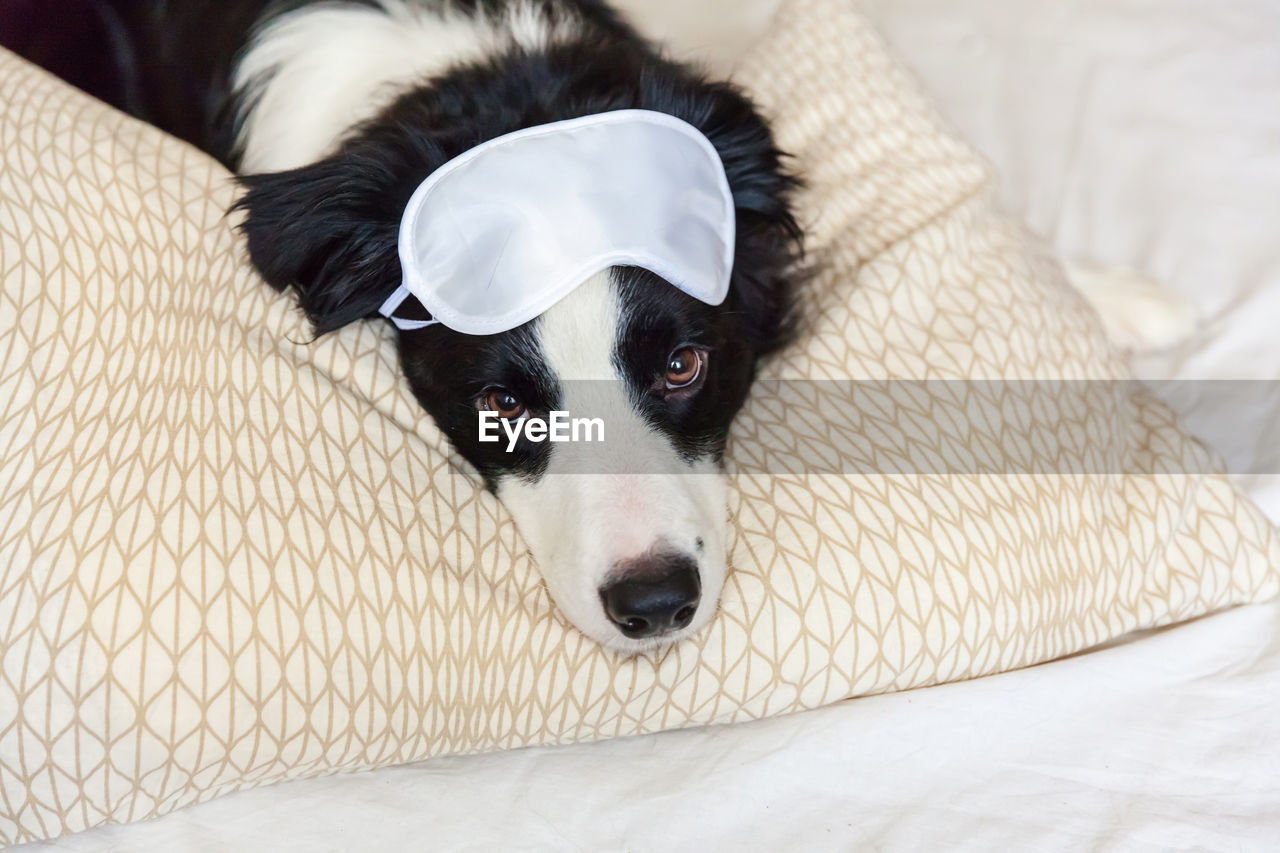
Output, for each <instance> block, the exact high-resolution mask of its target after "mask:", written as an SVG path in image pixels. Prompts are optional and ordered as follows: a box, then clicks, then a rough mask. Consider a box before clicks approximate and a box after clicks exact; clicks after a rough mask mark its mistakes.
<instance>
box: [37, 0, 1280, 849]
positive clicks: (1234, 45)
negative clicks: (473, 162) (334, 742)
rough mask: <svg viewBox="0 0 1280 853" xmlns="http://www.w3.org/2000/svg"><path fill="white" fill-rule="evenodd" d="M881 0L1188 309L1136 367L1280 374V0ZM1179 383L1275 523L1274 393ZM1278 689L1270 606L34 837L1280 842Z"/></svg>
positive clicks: (1110, 254)
mask: <svg viewBox="0 0 1280 853" xmlns="http://www.w3.org/2000/svg"><path fill="white" fill-rule="evenodd" d="M703 2H704V3H705V5H706V6H707V7H709V8H712V7H719V6H720V5H721V0H703ZM767 2H768V0H753V2H752V3H751V4H749V5H752V6H755V5H764V4H766V3H767ZM678 5H679V6H684V7H687V6H688V4H687V3H686V4H674V3H667V0H661V2H656V3H655V8H656V7H658V6H671V7H672V8H675V7H676V6H678ZM870 6H871V8H872V9H873V10H874V11H875V13H876V14H877V15H878V16H879V18H880V19H881V20H882V21H883V22H884V26H885V28H886V31H887V32H888V33H889V35H890V37H891V39H892V40H893V41H894V42H895V43H896V44H897V46H898V47H899V49H900V51H901V52H902V53H903V54H904V55H905V56H906V57H907V59H908V60H909V61H910V62H911V64H912V65H913V66H914V67H915V68H916V69H917V71H918V72H919V73H920V74H921V76H922V77H923V78H924V79H925V81H926V83H927V84H928V86H929V87H930V88H931V89H932V91H933V92H934V93H935V94H936V95H937V97H938V99H939V100H940V101H941V103H942V105H943V107H944V110H945V112H946V113H947V114H948V115H949V116H950V117H951V118H952V120H953V121H954V122H955V123H956V124H957V126H958V127H959V128H960V130H961V131H962V132H963V133H964V135H965V136H967V137H968V138H969V139H970V140H971V141H973V142H974V143H976V145H977V146H978V148H979V149H980V150H981V151H983V152H984V153H985V154H986V155H987V156H988V157H990V158H991V160H992V161H993V162H994V163H995V164H996V166H997V168H998V169H999V170H1000V171H1001V172H1002V173H1003V174H1004V176H1005V181H1004V184H1003V186H1002V190H1001V193H1002V199H1003V202H1004V204H1005V205H1006V206H1007V207H1008V208H1009V209H1011V210H1013V211H1014V212H1017V213H1019V214H1021V215H1023V216H1024V217H1025V218H1026V219H1027V220H1028V221H1029V222H1030V223H1031V224H1032V226H1033V227H1034V228H1035V229H1036V230H1038V231H1040V232H1041V233H1043V234H1045V235H1046V236H1047V237H1048V238H1049V239H1050V240H1052V241H1053V243H1054V244H1055V245H1056V246H1057V247H1058V248H1059V249H1060V250H1061V252H1062V253H1063V254H1064V255H1065V256H1067V257H1077V258H1087V259H1091V260H1094V261H1097V262H1101V263H1116V264H1128V265H1132V266H1136V267H1138V268H1141V269H1143V270H1145V271H1147V272H1149V273H1151V274H1153V275H1154V276H1156V277H1157V278H1159V279H1160V280H1161V281H1163V282H1164V283H1166V284H1167V285H1168V286H1169V287H1170V288H1172V289H1174V290H1176V291H1177V292H1179V293H1182V294H1184V295H1186V296H1187V297H1189V298H1191V299H1192V300H1193V301H1194V302H1195V304H1196V305H1197V306H1198V308H1199V310H1200V312H1201V315H1202V317H1203V321H1202V323H1201V328H1200V329H1199V331H1198V332H1197V334H1196V336H1195V338H1194V339H1193V340H1192V341H1190V342H1189V343H1188V344H1187V345H1186V346H1183V347H1180V348H1178V349H1177V350H1175V351H1173V352H1168V353H1161V354H1158V355H1154V356H1146V357H1144V358H1142V359H1141V360H1140V362H1139V370H1140V373H1141V374H1142V375H1146V376H1152V377H1161V378H1165V377H1177V378H1178V379H1180V380H1182V379H1197V380H1204V379H1223V378H1237V379H1239V378H1251V379H1271V380H1275V379H1278V378H1280V340H1278V338H1277V332H1276V328H1275V327H1276V325H1277V323H1278V322H1280V241H1278V240H1277V239H1276V234H1277V233H1280V51H1277V50H1276V47H1275V46H1276V45H1277V44H1280V6H1277V5H1276V4H1275V3H1274V2H1273V0H1217V2H1214V3H1205V2H1203V0H1070V2H1062V0H879V2H873V3H871V4H870ZM685 14H687V8H686V10H685ZM752 17H753V16H752V15H751V14H746V13H743V16H742V18H741V19H740V21H741V20H747V21H749V20H751V19H752ZM755 17H759V16H755ZM708 31H709V30H708V29H707V25H706V24H705V23H704V25H703V28H702V29H701V30H699V36H698V38H701V39H705V38H706V35H705V34H706V32H708ZM737 36H738V34H737V33H736V32H735V37H737ZM1186 388H1187V392H1186V393H1187V396H1186V398H1185V399H1183V400H1181V401H1179V400H1178V399H1175V400H1173V402H1174V403H1175V406H1176V407H1178V408H1179V409H1180V411H1181V413H1182V414H1183V416H1184V417H1185V418H1186V420H1187V422H1188V423H1189V424H1190V425H1191V426H1192V428H1193V429H1199V430H1201V431H1202V432H1205V433H1209V434H1211V435H1212V438H1213V440H1214V441H1215V442H1216V443H1218V444H1220V445H1222V444H1224V443H1227V444H1230V445H1231V446H1230V447H1229V448H1228V456H1229V457H1230V458H1231V459H1232V461H1233V464H1236V465H1237V466H1238V467H1239V468H1240V469H1242V470H1243V471H1245V472H1246V473H1247V476H1246V478H1245V481H1246V483H1247V484H1248V485H1249V487H1250V490H1251V492H1252V494H1253V495H1254V496H1255V498H1256V499H1257V500H1259V502H1260V503H1261V504H1262V506H1263V507H1264V509H1266V510H1267V511H1268V513H1269V514H1270V515H1271V517H1272V518H1273V519H1280V477H1277V476H1275V475H1274V474H1270V473H1267V472H1275V471H1280V400H1275V401H1274V403H1273V404H1269V403H1267V402H1266V401H1264V402H1263V404H1261V405H1255V406H1253V407H1252V408H1251V409H1250V410H1249V411H1248V412H1247V415H1245V414H1241V413H1239V412H1231V411H1229V410H1228V411H1226V412H1224V411H1223V410H1222V407H1221V406H1220V405H1215V404H1212V403H1211V402H1209V396H1208V395H1204V394H1201V393H1199V392H1197V391H1196V390H1195V388H1196V385H1195V384H1194V383H1188V384H1187V385H1186ZM1228 439H1230V441H1227V440H1228ZM1277 708H1280V604H1271V605H1264V606H1260V607H1252V608H1244V609H1240V610H1235V611H1231V612H1228V613H1223V614H1219V615H1216V616H1211V617H1208V618H1205V619H1202V620H1200V621H1198V622H1196V623H1193V624H1190V625H1186V626H1182V627H1179V628H1175V629H1171V630H1168V631H1164V632H1160V633H1158V634H1156V635H1154V636H1149V637H1144V638H1139V639H1135V640H1130V641H1127V642H1124V643H1122V644H1118V645H1116V646H1114V647H1112V648H1108V649H1104V650H1100V651H1095V652H1092V653H1089V654H1085V655H1080V656H1077V657H1075V658H1072V659H1069V660H1065V661H1059V662H1056V663H1052V664H1047V665H1044V666H1040V667H1035V668H1032V669H1028V670H1024V671H1021V672H1015V673H1009V674H1006V675H1000V676H994V677H990V678H985V679H979V680H976V681H972V682H967V683H962V684H953V685H947V686H943V687H936V688H930V689H926V690H918V691H914V692H911V693H904V694H897V695H891V696H881V697H872V698H869V699H861V700H855V701H852V702H848V703H845V704H843V705H839V706H835V707H832V708H827V709H824V710H821V711H814V712H809V713H806V714H800V715H797V716H793V717H787V718H781V719H774V720H768V721H764V722H760V723H752V724H748V725H742V726H736V727H731V728H713V729H702V730H696V731H685V732H674V733H668V734H663V735H656V736H646V737H639V738H632V739H627V740H620V741H611V742H605V743H600V744H595V745H584V746H576V747H567V748H560V749H532V750H523V751H518V752H511V753H505V754H497V755H489V756H479V757H472V758H454V759H444V760H437V761H432V762H427V763H423V764H419V765H413V766H409V767H401V768H392V769H387V770H382V771H378V772H374V773H367V774H362V775H355V776H342V777H335V778H329V779H319V780H311V781H303V782H294V783H289V784H286V785H279V786H276V787H272V788H267V789H261V790H255V791H249V792H245V793H242V794H236V795H232V796H229V797H226V798H223V799H220V800H217V801H214V802H211V803H208V804H205V805H202V806H197V807H194V808H190V809H187V810H184V811H181V812H178V813H175V814H173V815H170V816H168V817H166V818H164V819H162V820H158V821H155V822H152V823H147V824H140V825H133V826H126V827H110V828H105V829H100V830H95V831H92V832H88V833H84V834H81V835H78V836H72V837H70V838H65V839H61V840H58V841H55V842H51V843H48V844H45V845H38V846H35V847H32V848H30V849H32V850H35V849H41V850H76V851H98V850H121V851H123V850H128V851H157V853H158V852H159V851H174V850H209V851H213V850H227V849H264V850H265V849H270V850H277V851H286V852H287V851H303V850H306V851H314V850H366V849H367V850H374V849H390V850H395V849H441V850H447V849H466V848H472V849H570V850H576V849H580V850H600V849H630V850H657V849H670V850H682V849H689V850H703V851H705V850H719V849H725V850H728V849H805V850H821V849H850V848H853V847H858V848H863V847H874V848H877V849H886V850H914V849H931V848H942V847H945V848H947V849H972V850H989V849H1000V848H1010V847H1013V848H1016V849H1030V850H1036V849H1043V850H1059V849H1092V848H1097V847H1105V848H1108V849H1156V848H1164V849H1168V848H1184V849H1185V848H1196V847H1201V848H1211V849H1243V850H1253V849H1257V850H1262V849H1273V848H1274V846H1275V839H1276V838H1280V714H1277V712H1276V709H1277Z"/></svg>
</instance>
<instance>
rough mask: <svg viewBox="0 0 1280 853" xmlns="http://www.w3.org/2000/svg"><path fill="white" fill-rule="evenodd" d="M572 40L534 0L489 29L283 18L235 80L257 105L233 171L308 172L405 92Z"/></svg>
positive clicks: (393, 2) (419, 19)
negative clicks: (479, 64) (469, 66)
mask: <svg viewBox="0 0 1280 853" xmlns="http://www.w3.org/2000/svg"><path fill="white" fill-rule="evenodd" d="M573 30H574V27H573V26H572V24H571V23H565V22H564V21H560V20H558V19H557V20H556V21H552V20H551V19H550V18H549V17H548V15H547V12H546V10H545V8H544V6H543V4H541V3H536V2H532V0H531V1H530V2H517V3H512V4H511V5H510V6H509V7H507V9H506V10H505V11H504V13H503V15H502V16H501V17H499V18H496V19H495V18H487V17H483V16H481V17H469V16H466V15H463V14H460V13H458V12H456V11H452V9H451V6H450V5H449V4H447V3H445V4H443V5H441V6H440V7H437V8H435V9H428V8H424V7H423V6H422V5H419V4H416V3H413V2H411V0H379V6H378V7H369V6H361V5H354V4H351V3H344V2H332V3H321V4H317V5H315V6H308V7H305V8H302V9H299V10H297V11H294V12H290V13H289V14H286V15H284V16H282V17H280V18H278V19H276V20H275V21H273V22H272V23H270V24H269V25H268V26H267V27H265V28H264V29H263V30H262V31H261V32H259V33H258V34H257V36H256V37H255V38H254V40H253V42H252V43H251V45H250V47H249V50H248V51H247V52H246V53H245V55H244V58H243V59H242V60H241V61H240V63H239V64H238V65H237V67H236V70H235V74H234V77H233V80H232V85H233V88H234V89H235V90H236V91H237V92H245V91H248V92H249V93H250V94H255V90H256V95H257V97H256V100H251V101H250V104H249V109H248V113H247V115H245V116H243V122H242V125H241V128H240V135H239V139H238V141H239V143H240V145H241V148H242V150H243V152H244V157H243V160H242V162H241V170H242V171H244V172H250V173H252V172H276V171H283V170H286V169H296V168H298V167H300V166H305V165H308V164H310V163H314V162H315V161H317V160H319V159H321V158H323V157H324V156H326V155H327V154H329V153H330V152H332V151H333V150H334V148H336V147H337V145H338V143H339V142H340V141H341V140H342V138H343V137H344V136H345V135H346V134H347V132H348V131H350V129H351V128H352V127H354V126H355V125H357V124H359V123H360V122H363V121H366V120H368V119H370V118H372V117H373V116H374V115H376V114H377V113H378V111H379V110H380V109H382V108H383V107H385V106H386V105H387V104H389V103H390V102H391V101H392V100H394V99H395V97H396V96H397V95H398V94H400V93H401V92H403V91H404V90H405V89H406V88H407V87H409V86H411V85H413V84H415V83H419V82H422V81H424V80H426V79H428V78H430V77H432V76H435V75H438V74H440V73H442V72H444V71H446V70H448V69H449V68H451V67H453V66H456V65H459V64H463V63H467V62H473V61H476V60H479V59H482V58H483V57H485V56H487V55H490V54H493V53H495V52H497V51H499V50H502V49H506V48H510V47H512V46H519V47H523V48H526V49H536V48H541V47H545V46H546V45H548V44H550V43H552V42H554V41H556V40H559V39H563V38H566V37H568V36H569V35H571V34H572V32H573ZM259 87H260V88H259Z"/></svg>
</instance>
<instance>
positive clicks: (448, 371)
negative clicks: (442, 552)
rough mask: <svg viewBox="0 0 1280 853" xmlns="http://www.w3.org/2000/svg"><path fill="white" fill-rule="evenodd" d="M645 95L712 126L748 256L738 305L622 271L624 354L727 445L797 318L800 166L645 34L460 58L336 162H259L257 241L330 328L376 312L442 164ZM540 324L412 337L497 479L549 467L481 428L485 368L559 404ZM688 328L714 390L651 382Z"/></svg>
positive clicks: (694, 429) (651, 400)
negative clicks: (413, 203)
mask: <svg viewBox="0 0 1280 853" xmlns="http://www.w3.org/2000/svg"><path fill="white" fill-rule="evenodd" d="M630 108H638V109H648V110H656V111H659V112H664V113H668V114H670V115H674V116H677V117H679V118H681V119H683V120H685V121H687V122H689V123H690V124H692V125H693V126H695V127H697V128H698V129H699V130H701V131H702V132H703V133H704V134H705V135H706V136H707V138H708V139H710V140H711V142H712V144H713V145H714V146H715V148H716V150H717V151H718V152H719V154H720V156H721V159H722V160H723V162H724V165H725V171H726V173H727V176H728V179H729V185H730V188H731V190H732V192H733V197H734V204H735V208H736V214H737V222H738V234H737V254H736V260H735V264H734V273H733V278H732V282H731V286H730V292H729V297H728V299H727V300H726V302H725V303H724V304H723V305H721V306H719V307H710V306H707V305H704V304H703V303H700V302H698V301H697V300H694V299H692V298H690V297H688V296H686V295H685V294H684V293H682V292H680V291H678V290H677V289H675V288H674V287H672V286H670V285H669V284H667V283H666V282H663V281H661V280H660V279H658V278H657V277H656V276H654V275H653V274H651V273H648V272H646V271H643V270H638V269H619V270H616V271H615V280H616V281H617V283H618V286H619V288H620V289H621V291H622V293H623V299H624V304H626V305H628V306H629V310H628V311H627V312H626V315H627V320H626V322H627V323H628V326H627V329H626V331H625V332H624V334H623V336H622V339H621V342H620V345H619V350H620V351H619V352H618V354H617V363H618V364H619V365H622V366H624V369H626V370H627V371H629V372H630V374H631V375H629V376H628V380H629V385H630V386H631V393H632V395H633V397H634V398H635V399H636V400H637V403H638V405H639V406H640V408H641V410H642V411H644V412H645V413H646V416H647V417H648V419H649V420H650V422H651V423H652V424H653V425H654V426H655V427H656V428H658V429H660V430H661V431H662V432H664V433H666V434H667V435H668V436H669V437H670V439H671V441H672V443H673V444H674V445H675V446H676V447H677V448H678V449H679V450H680V451H681V452H682V454H683V455H684V456H685V457H686V459H692V458H695V457H700V456H712V457H715V458H718V457H719V456H720V454H721V452H722V451H723V448H724V444H725V440H726V435H727V432H728V428H729V425H730V423H731V421H732V419H733V417H734V415H735V414H736V412H737V411H738V410H739V409H740V408H741V405H742V403H743V401H744V400H745V397H746V394H747V391H748V389H749V387H750V383H751V381H752V379H753V378H754V374H755V365H756V363H757V361H758V359H759V358H760V357H762V356H764V355H767V354H769V353H772V352H774V351H775V350H777V349H778V348H779V347H780V346H782V345H783V344H784V343H785V342H786V341H787V339H788V337H789V335H790V333H791V332H792V330H793V328H794V323H793V311H792V296H793V293H792V290H793V286H794V284H795V281H796V276H797V267H798V260H799V251H800V232H799V229H798V228H797V226H796V222H795V220H794V218H793V217H792V214H791V208H790V199H791V194H792V191H793V190H794V188H795V186H796V181H795V179H794V178H792V177H791V176H790V175H789V174H788V173H787V171H786V170H785V169H784V168H783V166H782V162H781V159H782V157H781V154H780V153H779V151H778V150H777V148H776V147H775V145H774V142H773V138H772V135H771V133H770V131H769V128H768V125H767V124H766V123H765V121H764V120H763V119H762V118H761V116H760V115H759V113H758V112H757V111H756V110H755V108H754V107H753V105H752V104H751V102H750V101H749V100H748V99H747V98H746V97H745V96H744V95H743V94H742V93H741V92H740V91H738V90H737V89H735V88H734V87H732V86H730V85H728V84H725V83H718V82H711V81H708V80H707V79H705V78H704V77H702V76H701V75H699V74H697V73H696V72H694V71H693V70H691V69H690V68H688V67H686V66H683V65H680V64H677V63H673V62H670V61H667V60H665V59H663V58H661V57H660V56H658V55H657V54H656V53H655V52H654V51H652V50H651V49H650V48H649V46H648V45H646V44H645V43H643V42H642V41H640V40H639V39H636V38H634V37H632V36H630V35H629V34H627V33H613V32H604V33H601V34H598V35H597V36H596V37H592V38H589V39H584V40H583V41H581V42H576V43H572V44H567V45H562V46H557V47H554V48H552V49H550V50H547V51H545V52H537V53H529V52H525V51H513V52H511V53H508V54H506V55H503V56H497V57H493V58H491V59H490V60H489V61H487V62H485V63H482V64H479V65H474V66H470V67H465V68H460V69H457V70H455V71H453V72H452V73H450V74H447V75H445V76H443V77H441V78H438V79H436V80H434V81H432V82H431V85H429V86H423V87H420V88H415V89H413V90H411V91H409V92H407V93H405V94H404V95H403V96H402V97H400V98H399V99H398V100H397V101H396V102H395V103H394V104H392V105H391V106H390V107H388V108H387V109H386V110H385V111H383V113H382V114H381V115H379V116H378V117H376V118H374V119H373V120H371V121H370V122H368V123H367V124H365V125H364V126H363V127H361V128H360V129H359V130H358V131H356V132H355V133H353V134H352V135H351V136H350V138H349V139H348V140H347V141H346V142H345V143H344V144H343V145H342V146H341V148H340V150H338V151H337V152H336V153H335V154H334V155H332V156H330V157H328V158H326V159H325V160H323V161H321V162H319V163H316V164H314V165H311V166H307V167H304V168H302V169H298V170H296V171H292V172H287V173H282V174H274V175H251V176H245V177H243V178H242V181H243V183H244V185H245V187H246V190H247V192H246V194H245V196H244V197H243V199H242V201H241V202H240V205H239V206H240V207H241V209H242V210H243V211H244V212H245V214H246V218H245V221H244V225H243V229H244V232H245V234H246V236H247V237H248V242H249V249H250V254H251V257H252V258H253V261H254V263H255V264H256V265H257V267H258V268H259V269H260V270H261V271H262V272H263V274H264V276H265V277H266V278H267V280H268V281H269V282H271V283H272V284H273V285H274V286H276V287H280V288H284V287H285V286H288V285H293V286H294V288H295V290H296V292H297V294H298V299H299V302H300V304H301V306H302V308H303V309H304V310H305V311H306V312H307V315H308V316H309V317H310V319H311V320H312V322H313V323H314V325H315V328H316V330H317V332H319V333H324V332H327V331H330V330H333V329H337V328H340V327H342V326H344V325H346V324H347V323H350V322H352V321H354V320H358V319H360V318H363V317H372V316H376V312H377V309H378V307H379V306H380V305H381V303H382V301H383V299H384V298H385V297H386V295H387V294H388V293H389V292H390V291H391V290H392V289H394V287H395V286H396V285H397V284H398V283H399V281H400V267H399V260H398V255H397V248H396V245H397V235H398V230H399V225H400V216H401V212H402V211H403V209H404V207H405V205H406V204H407V203H408V200H409V197H410V195H412V193H413V191H414V189H416V187H417V186H418V185H419V184H420V183H421V182H422V181H423V180H425V179H426V177H427V176H428V175H429V174H431V172H432V171H434V170H435V169H437V168H439V167H440V166H441V165H443V164H444V163H446V162H448V161H449V160H450V159H452V158H453V157H455V156H457V155H459V154H461V153H463V152H464V151H466V150H468V149H470V148H472V147H474V146H476V145H478V144H479V143H481V142H484V141H486V140H488V139H492V138H494V137H497V136H501V135H503V134H506V133H510V132H512V131H515V130H518V129H521V128H524V127H530V126H534V125H539V124H545V123H547V122H552V121H558V120H562V119H569V118H575V117H578V116H583V115H590V114H593V113H598V112H604V111H608V110H618V109H630ZM630 309H634V310H630ZM536 322H537V321H534V323H533V324H529V326H528V327H526V328H525V329H519V330H515V331H513V332H510V333H507V334H505V335H493V336H486V337H482V338H476V337H471V336H467V335H460V334H457V333H454V332H451V331H449V330H447V329H443V328H429V329H425V330H420V331H414V332H403V333H401V336H400V341H401V361H402V364H403V366H404V369H405V371H406V374H407V376H408V378H409V380H410V384H411V386H412V387H413V389H414V392H415V394H416V395H417V396H418V399H419V400H420V401H421V403H422V405H423V406H424V407H425V408H426V409H427V410H428V411H429V412H430V413H431V414H432V415H433V416H434V417H435V418H436V420H437V422H439V423H440V424H441V425H442V427H444V429H445V430H446V432H448V433H449V435H450V437H451V438H452V440H453V442H454V444H455V446H457V447H458V449H459V450H460V451H461V452H462V453H463V455H464V456H466V457H467V458H468V459H469V460H470V461H471V462H472V463H473V464H474V465H475V466H476V467H477V468H478V469H479V470H480V471H481V473H482V474H484V475H485V477H486V479H487V480H488V481H489V483H490V484H491V485H493V484H494V483H495V482H496V481H497V480H499V479H500V478H501V476H503V475H506V474H517V475H520V476H524V477H534V478H536V477H537V476H538V475H539V474H540V473H541V470H542V469H543V468H544V467H545V464H546V460H545V454H546V451H545V450H544V449H540V448H545V447H546V445H541V446H540V447H537V448H525V449H524V450H523V451H522V453H523V455H521V454H520V453H517V454H508V453H506V452H505V451H504V450H499V449H497V448H495V446H493V445H482V444H480V443H479V442H478V441H477V433H478V429H477V427H478V423H477V418H478V415H477V411H476V407H475V404H474V400H475V398H476V396H477V395H478V394H479V393H480V392H481V391H482V390H483V388H482V387H480V386H481V385H483V384H484V383H483V382H481V381H479V380H478V377H484V378H486V381H491V382H493V383H496V384H502V385H505V386H506V387H509V388H511V389H512V390H519V393H520V396H521V397H522V399H524V400H525V401H526V403H527V404H528V405H530V407H531V408H534V409H536V410H538V411H544V412H545V411H549V410H551V409H554V408H556V407H557V406H556V400H557V398H558V393H557V389H556V388H555V387H554V385H553V384H550V383H547V382H545V381H540V380H539V379H537V377H538V375H539V371H540V369H541V368H540V365H536V364H528V363H527V362H528V360H529V358H530V355H529V353H530V352H531V349H530V347H531V344H532V341H533V336H532V334H531V331H532V329H533V328H534V327H535V324H536ZM522 338H523V340H522ZM688 343H694V344H698V345H702V346H705V347H707V348H708V350H709V351H710V353H711V355H710V359H709V366H708V376H707V378H706V381H705V383H704V386H703V388H702V390H701V391H700V393H698V394H697V395H694V396H690V397H688V398H684V399H680V398H671V399H668V398H666V397H663V396H662V395H655V394H653V393H651V392H650V390H649V389H650V388H651V387H652V386H653V384H654V380H655V375H654V372H655V371H660V370H661V368H662V367H663V366H664V365H665V363H666V357H667V355H668V354H669V353H670V352H671V351H672V349H673V348H675V347H676V346H679V345H682V344H688Z"/></svg>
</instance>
